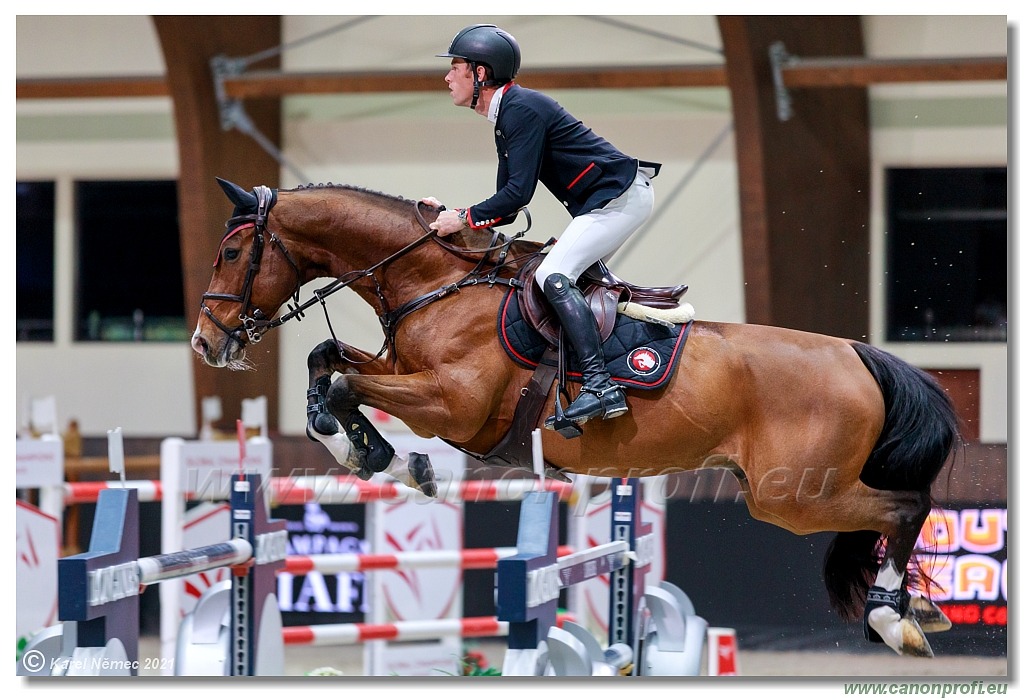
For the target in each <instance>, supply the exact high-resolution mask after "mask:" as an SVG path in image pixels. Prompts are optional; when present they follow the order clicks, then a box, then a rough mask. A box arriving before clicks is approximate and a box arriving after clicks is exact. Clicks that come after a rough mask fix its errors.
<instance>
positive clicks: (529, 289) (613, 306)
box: [516, 255, 621, 347]
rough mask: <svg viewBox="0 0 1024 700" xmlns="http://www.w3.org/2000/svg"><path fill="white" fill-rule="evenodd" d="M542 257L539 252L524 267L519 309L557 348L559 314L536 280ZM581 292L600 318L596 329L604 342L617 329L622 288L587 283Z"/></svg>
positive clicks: (545, 338) (595, 314)
mask: <svg viewBox="0 0 1024 700" xmlns="http://www.w3.org/2000/svg"><path fill="white" fill-rule="evenodd" d="M542 259H543V256H540V255H538V256H537V257H535V258H534V259H533V260H530V261H529V262H528V263H526V265H524V266H523V269H522V271H521V272H520V273H519V276H518V279H519V281H520V282H522V286H521V287H519V288H518V289H517V290H516V294H517V295H518V297H519V308H520V309H522V312H523V317H524V318H525V319H526V321H527V322H528V323H529V324H530V325H531V326H532V327H533V328H534V329H535V330H536V331H537V332H538V333H540V335H541V336H542V337H543V338H544V340H545V341H546V342H547V343H548V344H549V345H551V346H552V347H558V331H559V323H558V317H557V316H555V313H554V311H553V310H552V309H551V306H550V305H549V304H548V301H547V299H546V298H545V296H544V293H543V292H542V291H541V290H540V287H539V286H538V285H537V282H536V280H535V277H536V273H537V267H538V266H539V265H540V261H541V260H542ZM581 291H582V292H583V296H584V298H586V300H587V303H588V304H590V310H591V311H592V312H593V314H594V318H595V319H597V330H598V332H599V333H600V334H601V341H602V342H604V341H606V340H608V338H609V337H610V336H611V334H612V331H613V330H614V329H615V315H616V314H617V313H618V305H619V298H620V296H621V290H619V289H614V288H611V287H603V286H601V285H597V284H588V285H586V288H585V289H581Z"/></svg>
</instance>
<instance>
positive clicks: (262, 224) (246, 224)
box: [201, 185, 302, 345]
mask: <svg viewBox="0 0 1024 700" xmlns="http://www.w3.org/2000/svg"><path fill="white" fill-rule="evenodd" d="M253 193H254V194H255V195H256V202H257V205H256V213H255V214H243V215H241V216H234V217H232V218H230V219H228V222H227V224H226V228H227V233H225V234H224V237H223V238H222V239H221V245H223V243H224V241H226V240H227V239H228V238H230V237H231V236H233V235H234V234H236V233H238V232H239V231H241V230H243V229H247V228H251V229H253V237H252V241H253V242H252V248H251V249H250V251H249V268H248V269H247V270H246V271H245V281H244V282H242V291H241V292H240V293H238V294H227V293H221V292H206V293H205V294H203V299H202V306H201V309H202V311H203V313H204V314H206V317H207V318H209V319H210V320H211V321H212V322H213V324H214V325H215V326H217V328H220V329H221V330H222V331H224V333H226V334H227V335H228V336H229V337H231V338H234V339H235V340H236V341H237V342H238V343H239V344H242V335H241V334H242V331H245V334H246V336H247V337H248V339H249V342H250V343H252V344H254V345H255V344H256V343H258V342H260V341H261V340H262V339H263V333H264V332H265V331H267V330H269V329H271V328H274V327H276V326H279V325H281V324H282V323H284V322H285V321H286V320H287V319H285V318H283V317H282V318H279V319H277V320H271V319H269V318H267V315H266V314H265V313H263V311H262V310H261V309H259V308H254V307H253V305H252V286H253V284H254V283H255V281H256V275H257V274H258V273H259V271H260V264H261V262H262V260H263V248H264V237H265V236H267V235H269V236H270V244H271V246H273V247H274V248H275V249H277V250H280V251H281V253H282V254H283V255H284V258H285V260H287V261H288V264H289V265H291V268H292V270H294V271H295V290H294V291H293V292H292V299H293V300H294V301H295V302H296V303H298V300H299V288H300V287H301V286H302V274H301V273H300V272H299V266H298V265H296V264H295V260H294V258H292V256H291V254H290V253H289V252H288V249H287V248H285V245H284V242H283V241H282V240H281V239H280V238H278V237H277V235H276V234H274V233H271V232H268V231H267V216H268V214H269V213H270V209H271V207H273V206H274V201H275V196H274V193H273V191H272V190H271V189H270V188H269V187H266V186H265V185H259V186H258V187H256V188H255V189H254V190H253ZM217 259H218V260H220V253H219V252H218V258H217ZM208 299H212V300H214V301H234V302H238V303H239V304H241V306H242V309H241V311H239V313H238V320H239V321H241V323H240V324H239V325H237V326H235V327H234V328H228V326H227V325H225V324H224V322H222V321H221V320H220V319H218V318H217V317H216V316H215V315H214V314H213V311H211V310H210V307H209V306H207V305H206V301H207V300H208Z"/></svg>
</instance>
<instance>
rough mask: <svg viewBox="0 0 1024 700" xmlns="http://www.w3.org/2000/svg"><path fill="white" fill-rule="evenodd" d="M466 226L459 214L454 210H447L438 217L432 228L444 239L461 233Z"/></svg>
mask: <svg viewBox="0 0 1024 700" xmlns="http://www.w3.org/2000/svg"><path fill="white" fill-rule="evenodd" d="M465 226H466V223H465V222H464V221H463V220H462V219H460V218H459V214H458V212H457V211H455V210H452V209H445V210H444V211H443V212H441V213H440V214H438V215H437V220H436V221H434V223H432V224H430V228H431V229H433V230H434V231H437V235H439V236H442V237H444V236H450V235H451V234H453V233H455V232H456V231H461V230H462V229H463V228H465Z"/></svg>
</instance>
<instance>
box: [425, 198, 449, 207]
mask: <svg viewBox="0 0 1024 700" xmlns="http://www.w3.org/2000/svg"><path fill="white" fill-rule="evenodd" d="M420 202H421V203H423V204H429V205H430V206H432V207H434V208H436V209H440V208H441V207H443V206H444V205H443V204H441V203H440V202H439V201H437V199H435V198H434V197H424V198H423V199H421V200H420Z"/></svg>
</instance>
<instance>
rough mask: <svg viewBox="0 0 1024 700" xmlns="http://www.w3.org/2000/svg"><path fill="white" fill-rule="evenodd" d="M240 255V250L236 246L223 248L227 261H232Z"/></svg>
mask: <svg viewBox="0 0 1024 700" xmlns="http://www.w3.org/2000/svg"><path fill="white" fill-rule="evenodd" d="M239 255H241V251H240V250H239V249H238V248H225V249H224V259H225V260H227V261H228V262H234V261H236V260H238V256H239Z"/></svg>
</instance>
